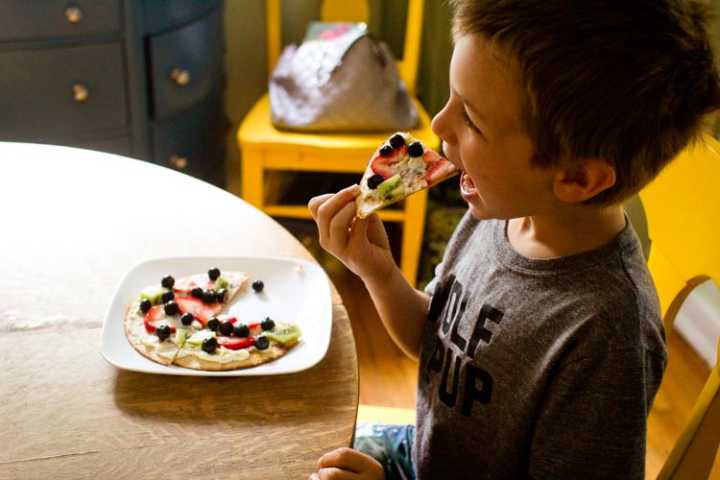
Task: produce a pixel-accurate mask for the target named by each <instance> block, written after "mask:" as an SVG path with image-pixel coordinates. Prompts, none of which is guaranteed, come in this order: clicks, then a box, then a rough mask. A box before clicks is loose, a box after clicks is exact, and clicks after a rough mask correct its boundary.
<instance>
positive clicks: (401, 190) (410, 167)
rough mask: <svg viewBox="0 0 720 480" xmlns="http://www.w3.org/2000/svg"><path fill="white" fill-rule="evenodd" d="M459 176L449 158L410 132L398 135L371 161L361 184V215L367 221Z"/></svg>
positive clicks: (358, 212)
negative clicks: (381, 210)
mask: <svg viewBox="0 0 720 480" xmlns="http://www.w3.org/2000/svg"><path fill="white" fill-rule="evenodd" d="M457 173H459V171H458V169H457V167H455V165H453V164H452V163H451V162H450V161H449V160H448V159H446V158H445V157H443V156H441V155H440V154H438V153H437V152H435V151H434V150H432V149H429V148H426V147H425V146H423V144H422V143H421V142H420V141H418V140H417V139H415V138H414V137H412V136H411V135H410V134H409V133H405V132H398V133H395V134H394V135H392V136H391V137H390V138H388V140H387V142H385V143H384V144H383V145H382V146H381V147H380V148H378V149H377V151H375V153H374V154H373V156H372V157H371V158H370V162H369V163H368V166H367V169H366V170H365V173H364V174H363V177H362V180H361V181H360V194H359V195H358V197H357V199H356V204H357V216H358V217H359V218H365V217H367V216H368V215H370V214H371V213H373V212H374V211H376V210H379V209H381V208H383V207H386V206H387V205H390V204H392V203H395V202H398V201H400V200H402V199H404V198H405V197H407V196H409V195H411V194H413V193H415V192H418V191H420V190H423V189H425V188H429V187H432V186H433V185H437V184H438V183H440V182H442V181H443V180H446V179H448V178H450V177H452V176H454V175H456V174H457Z"/></svg>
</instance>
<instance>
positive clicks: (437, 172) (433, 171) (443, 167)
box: [425, 157, 457, 185]
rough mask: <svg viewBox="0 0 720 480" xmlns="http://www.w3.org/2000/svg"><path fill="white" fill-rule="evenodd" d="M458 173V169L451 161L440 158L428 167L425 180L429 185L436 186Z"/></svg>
mask: <svg viewBox="0 0 720 480" xmlns="http://www.w3.org/2000/svg"><path fill="white" fill-rule="evenodd" d="M456 172H457V167H455V165H453V164H452V163H451V162H450V161H449V160H447V159H445V158H442V157H440V158H439V159H438V160H437V161H435V162H433V163H431V164H429V165H427V169H426V170H425V180H426V181H427V183H428V185H434V184H436V183H438V182H440V181H442V180H444V179H446V178H448V177H450V176H451V175H452V174H454V173H456Z"/></svg>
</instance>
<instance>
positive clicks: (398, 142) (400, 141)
mask: <svg viewBox="0 0 720 480" xmlns="http://www.w3.org/2000/svg"><path fill="white" fill-rule="evenodd" d="M390 145H391V146H392V147H393V148H400V147H402V146H403V145H405V138H404V137H403V136H402V135H400V134H399V133H396V134H395V135H393V136H392V137H391V138H390Z"/></svg>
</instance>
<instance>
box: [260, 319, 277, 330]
mask: <svg viewBox="0 0 720 480" xmlns="http://www.w3.org/2000/svg"><path fill="white" fill-rule="evenodd" d="M260 326H261V327H262V329H263V330H272V329H273V328H275V322H274V321H273V320H272V318H270V317H265V320H263V321H262V323H261V324H260Z"/></svg>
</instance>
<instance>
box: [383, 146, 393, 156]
mask: <svg viewBox="0 0 720 480" xmlns="http://www.w3.org/2000/svg"><path fill="white" fill-rule="evenodd" d="M393 151H394V150H393V148H392V147H391V146H390V145H383V146H382V147H380V155H381V156H383V157H389V156H390V155H392V154H393Z"/></svg>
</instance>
